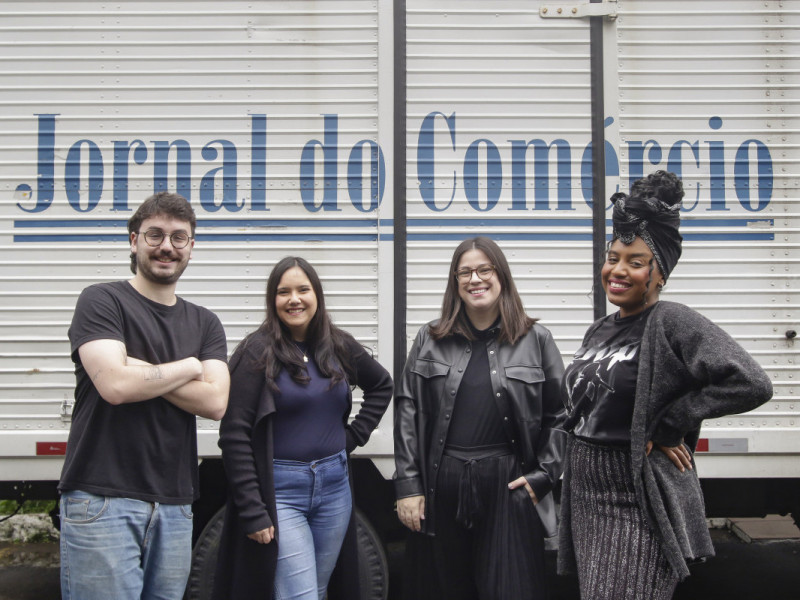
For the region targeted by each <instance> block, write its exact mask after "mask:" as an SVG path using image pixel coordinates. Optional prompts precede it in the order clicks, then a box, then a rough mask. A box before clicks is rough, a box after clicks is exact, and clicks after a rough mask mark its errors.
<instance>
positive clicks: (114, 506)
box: [61, 490, 192, 600]
mask: <svg viewBox="0 0 800 600" xmlns="http://www.w3.org/2000/svg"><path fill="white" fill-rule="evenodd" d="M191 554H192V512H191V505H188V504H186V505H178V504H160V503H157V502H143V501H141V500H131V499H130V498H115V497H110V496H96V495H95V494H90V493H88V492H82V491H78V490H70V491H66V492H64V493H63V494H61V597H62V598H63V599H64V600H108V599H109V598H113V599H114V600H128V599H130V600H134V599H135V600H139V599H142V600H180V599H181V598H183V593H184V590H185V589H186V580H187V579H188V577H189V567H190V564H191Z"/></svg>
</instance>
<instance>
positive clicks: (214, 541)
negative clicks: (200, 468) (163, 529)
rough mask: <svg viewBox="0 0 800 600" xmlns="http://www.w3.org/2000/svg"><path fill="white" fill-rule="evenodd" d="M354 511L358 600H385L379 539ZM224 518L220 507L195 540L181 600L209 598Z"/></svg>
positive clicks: (386, 576) (386, 569)
mask: <svg viewBox="0 0 800 600" xmlns="http://www.w3.org/2000/svg"><path fill="white" fill-rule="evenodd" d="M355 511H356V535H357V536H358V567H359V575H360V579H361V592H362V597H361V600H386V598H387V597H388V594H389V565H388V562H387V561H386V553H385V552H384V550H383V544H382V543H381V538H380V536H379V535H378V532H377V531H375V528H374V527H373V526H372V525H371V524H370V523H369V521H368V520H367V518H366V517H365V516H364V513H362V512H361V511H360V510H358V509H357V508H356V509H355ZM224 515H225V508H224V507H223V508H221V509H219V510H218V511H217V512H216V514H215V515H214V516H213V517H211V520H209V522H208V524H207V525H206V526H205V528H204V529H203V531H202V533H201V534H200V537H198V538H197V543H196V544H195V545H194V549H193V550H192V568H191V570H190V572H189V582H188V583H187V585H186V594H185V595H184V598H185V600H206V599H208V598H211V590H212V589H213V588H214V570H215V568H216V564H217V554H218V553H219V540H220V536H221V535H222V523H223V517H224Z"/></svg>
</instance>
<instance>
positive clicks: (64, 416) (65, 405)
mask: <svg viewBox="0 0 800 600" xmlns="http://www.w3.org/2000/svg"><path fill="white" fill-rule="evenodd" d="M73 404H74V403H73V402H71V401H70V399H69V398H67V397H66V396H64V401H63V402H62V403H61V421H62V422H64V423H67V422H69V421H71V420H72V406H73Z"/></svg>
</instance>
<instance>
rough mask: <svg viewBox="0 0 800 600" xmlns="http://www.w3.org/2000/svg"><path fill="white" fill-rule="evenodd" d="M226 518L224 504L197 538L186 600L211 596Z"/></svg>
mask: <svg viewBox="0 0 800 600" xmlns="http://www.w3.org/2000/svg"><path fill="white" fill-rule="evenodd" d="M224 518H225V507H224V506H223V507H222V508H220V509H219V510H218V511H217V512H216V513H214V516H213V517H211V519H209V521H208V523H207V524H206V526H205V527H204V528H203V531H202V532H201V533H200V537H198V538H197V543H195V545H194V548H193V549H192V567H191V569H190V570H189V581H188V583H187V584H186V593H185V594H184V596H183V597H184V600H205V599H206V598H211V592H212V590H213V589H214V571H215V569H216V567H217V555H218V554H219V540H220V538H221V537H222V524H223V521H224Z"/></svg>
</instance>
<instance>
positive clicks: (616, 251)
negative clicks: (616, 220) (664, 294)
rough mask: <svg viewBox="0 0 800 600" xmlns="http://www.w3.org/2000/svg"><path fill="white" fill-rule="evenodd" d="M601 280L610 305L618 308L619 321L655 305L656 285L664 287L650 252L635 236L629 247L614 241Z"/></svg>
mask: <svg viewBox="0 0 800 600" xmlns="http://www.w3.org/2000/svg"><path fill="white" fill-rule="evenodd" d="M651 269H652V270H651ZM600 277H601V280H602V282H603V289H604V290H605V292H606V296H607V297H608V300H609V302H611V304H614V305H616V306H619V314H620V316H621V317H629V316H631V315H635V314H637V313H640V312H642V311H643V310H644V309H645V307H646V306H651V305H653V304H655V303H656V302H658V295H659V292H660V290H659V284H660V285H663V284H664V277H663V276H662V275H661V269H659V268H658V263H657V262H656V260H655V259H654V258H653V252H652V251H651V250H650V248H648V247H647V244H645V243H644V240H643V239H642V238H640V237H638V236H637V237H636V239H635V240H634V241H633V243H632V244H630V245H626V244H623V243H622V241H620V240H619V239H617V240H614V243H613V244H611V247H610V248H609V249H608V254H607V255H606V262H605V264H604V265H603V269H602V271H601V274H600Z"/></svg>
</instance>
